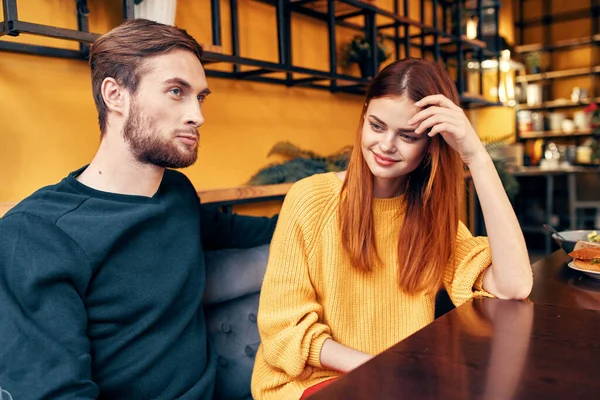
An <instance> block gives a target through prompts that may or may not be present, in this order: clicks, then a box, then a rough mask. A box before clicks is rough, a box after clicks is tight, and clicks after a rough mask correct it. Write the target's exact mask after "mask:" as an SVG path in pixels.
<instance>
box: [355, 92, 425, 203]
mask: <svg viewBox="0 0 600 400" xmlns="http://www.w3.org/2000/svg"><path fill="white" fill-rule="evenodd" d="M419 110H420V109H419V108H418V107H416V106H415V105H414V102H413V101H411V100H410V99H408V98H407V97H406V96H402V97H382V98H376V99H373V100H371V102H370V103H369V106H368V107H367V111H366V113H365V118H364V124H363V127H362V152H363V157H364V158H365V161H366V162H367V165H368V166H369V169H370V170H371V173H372V174H373V176H374V178H375V188H376V190H377V187H378V186H379V187H381V186H384V187H390V186H393V187H395V188H397V189H398V190H399V192H403V191H404V189H405V187H406V181H407V179H408V175H409V174H410V173H411V172H413V171H414V170H415V169H416V168H417V167H418V166H419V164H421V161H423V157H424V156H425V154H426V152H427V148H428V145H429V142H430V138H429V137H428V136H427V135H426V134H425V133H422V134H416V133H414V130H415V129H416V128H417V125H409V124H408V123H407V121H408V120H410V119H411V118H412V117H413V116H414V115H415V114H416V113H417V112H418V111H419ZM386 197H387V196H386Z"/></svg>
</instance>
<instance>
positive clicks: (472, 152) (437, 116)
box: [408, 94, 488, 167]
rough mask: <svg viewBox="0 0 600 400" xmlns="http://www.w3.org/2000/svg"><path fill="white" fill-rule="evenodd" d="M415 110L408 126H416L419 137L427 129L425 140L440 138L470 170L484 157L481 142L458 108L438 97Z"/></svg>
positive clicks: (447, 100)
mask: <svg viewBox="0 0 600 400" xmlns="http://www.w3.org/2000/svg"><path fill="white" fill-rule="evenodd" d="M415 106H417V107H420V108H423V107H427V108H425V109H422V110H421V111H419V112H418V113H417V114H415V115H414V116H413V117H412V118H411V119H410V120H408V123H409V124H410V125H418V127H417V128H416V129H415V133H418V134H421V133H423V132H426V131H427V130H428V129H429V133H428V135H429V137H433V136H435V135H437V134H440V135H442V137H443V138H444V140H445V141H446V143H448V145H449V146H450V147H452V148H453V149H454V150H455V151H456V152H458V154H460V157H461V158H462V160H463V162H464V163H465V164H467V166H469V167H470V166H471V165H472V164H473V163H474V162H475V161H477V160H479V159H480V158H481V157H488V154H487V151H486V150H485V148H484V147H483V144H482V143H481V140H479V137H478V136H477V133H476V132H475V129H473V126H472V125H471V123H470V122H469V119H468V118H467V116H466V115H465V113H464V111H463V110H462V108H460V107H459V106H457V105H456V104H454V103H453V102H452V101H451V100H450V99H448V98H447V97H446V96H444V95H442V94H436V95H432V96H427V97H424V98H423V99H421V100H419V101H417V102H416V103H415Z"/></svg>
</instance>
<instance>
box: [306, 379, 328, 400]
mask: <svg viewBox="0 0 600 400" xmlns="http://www.w3.org/2000/svg"><path fill="white" fill-rule="evenodd" d="M334 380H335V378H331V379H328V380H326V381H323V382H321V383H317V384H316V385H314V386H311V387H309V388H308V389H306V390H305V391H304V393H302V397H300V400H305V399H307V398H308V397H309V396H311V395H313V394H315V393H317V392H318V391H319V390H321V389H323V388H324V387H325V386H327V385H329V384H330V383H331V382H333V381H334Z"/></svg>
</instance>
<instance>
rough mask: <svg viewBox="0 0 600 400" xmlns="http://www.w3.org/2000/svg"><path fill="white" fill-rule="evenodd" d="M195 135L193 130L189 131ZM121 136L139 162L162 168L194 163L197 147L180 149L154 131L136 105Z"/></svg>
mask: <svg viewBox="0 0 600 400" xmlns="http://www.w3.org/2000/svg"><path fill="white" fill-rule="evenodd" d="M190 131H191V132H192V131H193V134H194V135H197V131H196V130H195V129H191V130H190ZM123 136H124V137H125V141H127V143H129V147H130V148H131V151H132V153H133V156H134V157H135V159H136V160H138V161H139V162H142V163H145V164H152V165H156V166H158V167H162V168H185V167H189V166H190V165H192V164H194V163H195V162H196V159H197V158H198V146H197V145H196V146H195V148H193V149H188V150H187V151H185V150H182V149H180V148H179V147H178V146H177V144H176V143H174V142H173V141H172V139H174V138H175V135H173V137H172V138H171V137H168V138H165V137H163V136H162V135H161V133H160V132H158V131H157V130H156V128H155V127H154V125H153V123H152V121H151V120H150V118H148V117H146V116H144V115H143V114H142V112H141V111H140V109H139V108H138V107H137V106H136V104H135V103H134V104H132V105H131V108H130V109H129V116H128V117H127V120H126V121H125V125H124V126H123Z"/></svg>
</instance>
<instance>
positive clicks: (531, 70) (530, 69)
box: [524, 51, 542, 74]
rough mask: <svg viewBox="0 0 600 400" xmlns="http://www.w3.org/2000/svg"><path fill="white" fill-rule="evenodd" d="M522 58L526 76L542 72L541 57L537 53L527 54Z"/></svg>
mask: <svg viewBox="0 0 600 400" xmlns="http://www.w3.org/2000/svg"><path fill="white" fill-rule="evenodd" d="M524 58H525V67H526V69H527V73H528V74H539V73H540V72H542V55H541V54H540V53H539V52H537V51H534V52H532V53H527V54H525V56H524Z"/></svg>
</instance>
